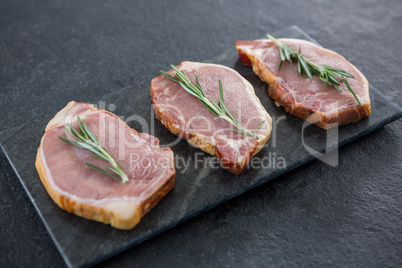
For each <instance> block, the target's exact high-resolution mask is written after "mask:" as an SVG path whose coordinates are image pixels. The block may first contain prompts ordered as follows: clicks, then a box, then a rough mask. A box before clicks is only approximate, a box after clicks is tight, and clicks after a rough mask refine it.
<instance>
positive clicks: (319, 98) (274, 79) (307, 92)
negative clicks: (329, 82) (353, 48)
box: [236, 39, 371, 129]
mask: <svg viewBox="0 0 402 268" xmlns="http://www.w3.org/2000/svg"><path fill="white" fill-rule="evenodd" d="M278 40H279V41H281V42H283V43H285V44H287V45H288V46H290V47H292V48H293V49H294V50H296V51H299V47H301V52H302V54H303V56H305V58H306V59H309V60H311V61H312V62H314V63H316V64H326V65H329V66H332V67H336V68H339V69H343V70H345V71H347V72H348V73H350V74H352V75H354V76H355V78H354V79H352V78H348V82H349V84H350V86H351V87H352V89H353V90H354V91H355V93H356V95H357V96H358V98H359V100H360V102H361V104H362V106H359V104H358V103H357V102H356V100H355V98H354V97H353V95H352V94H351V93H350V92H349V91H348V89H347V87H346V85H345V84H344V82H343V80H342V81H341V85H340V88H341V89H342V90H343V92H342V93H341V92H339V91H338V90H337V89H335V88H334V87H332V86H328V89H326V88H325V86H324V83H323V82H322V81H321V80H320V79H319V77H318V76H316V75H314V76H313V81H311V80H310V79H308V78H304V77H302V76H301V75H300V74H299V73H298V72H297V64H293V65H290V64H289V62H287V61H286V62H284V63H283V64H282V68H281V69H280V71H278V66H279V63H280V61H281V60H280V56H279V49H278V46H277V45H276V44H275V43H274V42H272V41H270V40H268V39H261V40H254V41H237V42H236V48H237V50H238V52H239V56H240V59H241V60H242V62H243V63H244V64H245V65H247V66H253V70H254V72H255V73H256V74H257V75H259V76H260V78H261V79H262V80H263V81H265V82H267V83H268V84H269V96H270V97H271V98H272V99H274V100H275V102H276V104H278V105H281V106H283V107H285V109H286V111H287V112H289V113H291V114H293V115H295V116H297V117H299V118H302V119H304V120H308V121H310V122H312V123H314V124H316V125H317V126H319V127H322V128H324V129H328V128H330V127H333V126H335V125H337V124H339V125H343V124H347V123H350V122H356V121H359V120H360V119H362V118H364V117H366V116H368V115H369V114H370V113H371V111H370V97H369V84H368V82H367V79H366V78H365V77H364V76H363V74H362V73H361V72H360V71H359V70H358V69H357V68H356V67H355V66H353V65H352V64H351V63H350V62H348V61H347V60H346V59H345V58H344V57H342V56H341V55H339V54H337V53H335V52H333V51H331V50H328V49H325V48H322V47H319V46H317V45H315V44H313V43H311V42H308V41H304V40H300V39H278Z"/></svg>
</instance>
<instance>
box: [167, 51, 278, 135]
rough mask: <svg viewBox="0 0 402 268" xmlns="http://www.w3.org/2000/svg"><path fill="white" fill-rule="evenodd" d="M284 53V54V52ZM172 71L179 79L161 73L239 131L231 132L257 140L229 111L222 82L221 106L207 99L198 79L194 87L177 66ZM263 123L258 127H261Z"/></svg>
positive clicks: (220, 83) (220, 91) (220, 85)
mask: <svg viewBox="0 0 402 268" xmlns="http://www.w3.org/2000/svg"><path fill="white" fill-rule="evenodd" d="M282 53H283V52H282ZM170 66H171V67H172V69H173V70H174V71H175V72H176V76H177V78H178V79H176V78H174V77H172V76H171V75H169V74H168V73H166V72H164V71H161V73H162V74H163V75H164V76H166V77H167V78H169V79H170V80H172V81H175V82H177V83H179V84H180V86H181V87H182V88H183V89H184V90H185V91H186V92H187V93H189V94H191V95H192V96H194V97H196V98H198V100H199V101H200V102H201V103H202V105H204V106H205V108H207V109H208V110H209V111H210V112H211V113H212V114H214V115H215V116H217V117H220V118H222V119H224V120H225V121H227V122H229V123H230V124H232V125H233V126H235V127H236V128H237V129H234V128H230V129H231V130H233V131H235V132H238V133H241V134H243V135H246V136H249V137H251V138H254V139H257V136H256V135H253V134H251V133H250V132H249V131H248V130H246V129H245V128H243V127H242V126H241V125H240V124H239V122H238V121H237V120H236V118H235V117H234V116H233V114H232V113H231V112H230V111H229V109H228V108H227V107H226V105H225V102H224V99H223V86H222V81H221V80H219V96H220V100H219V104H218V103H217V102H216V101H215V100H212V101H209V100H208V98H207V97H206V94H205V92H204V90H203V89H202V87H201V85H200V82H199V81H198V77H197V76H196V77H195V80H196V85H197V86H194V85H193V84H192V83H191V81H190V79H189V78H188V76H187V74H186V73H185V72H184V71H182V70H179V69H177V67H176V66H174V65H170ZM261 124H262V122H261V123H260V124H259V125H258V126H257V128H258V127H259V126H261Z"/></svg>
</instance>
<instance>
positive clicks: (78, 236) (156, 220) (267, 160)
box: [2, 26, 402, 267]
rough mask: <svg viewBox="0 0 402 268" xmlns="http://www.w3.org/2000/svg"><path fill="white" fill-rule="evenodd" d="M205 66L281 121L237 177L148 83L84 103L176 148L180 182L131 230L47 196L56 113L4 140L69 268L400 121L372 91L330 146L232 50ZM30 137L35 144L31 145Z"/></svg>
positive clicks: (293, 33)
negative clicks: (216, 68)
mask: <svg viewBox="0 0 402 268" xmlns="http://www.w3.org/2000/svg"><path fill="white" fill-rule="evenodd" d="M274 36H275V37H289V38H300V39H306V40H310V41H314V40H312V39H311V38H310V37H309V36H308V35H307V34H306V33H304V32H303V31H301V30H300V29H299V28H297V27H295V26H293V27H290V28H286V29H284V30H282V31H279V32H276V33H274ZM239 38H240V39H241V37H239ZM205 62H212V63H219V64H223V65H226V66H228V67H231V68H233V69H235V70H236V71H238V72H239V73H240V74H241V75H242V76H243V77H245V78H246V79H247V80H249V81H250V83H251V84H252V85H253V86H254V88H255V91H256V94H257V96H258V97H259V98H260V100H261V103H262V104H263V106H264V107H265V108H266V110H267V111H268V113H269V114H270V115H271V116H272V118H273V120H274V121H275V122H277V124H274V129H273V133H272V135H271V138H270V140H269V141H268V143H267V144H266V145H265V147H264V148H263V149H262V150H261V152H260V153H259V154H258V155H257V156H255V157H254V158H255V159H256V160H257V161H256V160H254V161H255V162H254V166H255V167H254V168H247V169H246V170H245V171H244V172H243V173H242V174H240V175H238V176H236V175H233V174H231V173H229V172H228V171H226V170H224V169H222V168H215V169H211V168H210V167H209V166H210V164H213V163H212V161H211V160H213V159H214V157H212V156H210V155H208V154H206V153H203V152H201V151H200V150H199V149H197V148H194V147H192V146H191V145H189V144H188V143H187V142H186V141H183V140H178V139H177V137H176V136H174V135H173V134H171V133H170V132H169V131H168V130H167V129H166V128H165V127H164V126H163V125H162V124H161V123H160V122H159V121H158V120H157V119H156V118H155V117H154V112H153V109H152V106H151V99H150V94H149V81H147V82H144V83H142V84H139V85H135V86H129V87H126V88H124V89H121V90H119V91H118V92H114V93H112V94H108V95H106V96H104V97H103V98H101V99H98V100H97V101H96V102H93V101H92V100H80V101H84V102H91V103H93V104H95V105H98V107H99V108H102V106H103V107H104V108H106V109H107V110H111V111H112V112H114V113H115V114H117V115H118V116H121V117H122V118H123V119H124V120H126V121H128V124H129V125H130V126H131V127H134V128H135V129H136V130H137V131H139V132H148V133H151V134H153V135H155V136H156V137H158V138H159V139H160V142H161V146H166V145H169V144H171V143H173V146H171V148H172V149H173V152H174V154H175V157H176V170H177V175H176V185H175V187H174V188H173V190H172V191H171V192H170V193H169V194H168V195H167V196H166V197H165V198H163V199H162V200H161V202H160V203H159V204H158V205H157V206H156V207H155V208H154V209H152V210H151V211H150V212H149V213H148V214H147V215H146V216H145V217H144V218H143V219H142V220H141V222H140V223H139V225H137V226H136V227H135V228H134V229H133V230H131V231H121V230H116V229H114V228H112V227H110V226H109V225H105V224H102V223H97V222H94V221H89V220H86V219H83V218H81V217H78V216H75V215H73V214H70V213H67V212H65V211H64V210H62V209H60V208H59V207H58V206H57V205H56V204H55V203H54V202H53V201H52V199H51V198H50V197H49V195H48V194H47V192H46V190H45V188H44V187H43V185H42V183H41V182H40V180H39V176H38V173H37V171H36V169H35V157H36V151H37V148H38V147H39V143H40V139H41V137H42V135H43V134H44V130H45V127H46V124H47V123H48V121H49V120H50V119H51V118H52V117H53V116H54V115H49V116H48V118H46V119H44V120H41V121H36V122H34V123H31V124H29V126H25V127H22V128H20V129H19V130H18V131H16V132H15V133H14V134H13V135H3V136H2V137H3V142H2V147H3V150H4V152H5V153H6V155H7V157H8V159H9V161H10V163H11V164H12V166H13V168H14V170H15V172H16V173H17V176H18V178H19V179H20V180H21V182H22V184H23V185H24V188H25V189H26V191H27V193H28V195H29V197H30V198H31V200H32V202H33V204H34V205H35V207H36V209H37V211H38V213H39V215H40V217H41V218H42V220H43V222H44V224H45V226H46V228H47V230H48V231H49V233H50V235H51V237H52V239H53V240H54V242H55V244H56V245H57V248H58V249H59V251H60V253H61V255H62V257H63V258H64V260H65V261H66V263H67V265H68V266H72V267H77V266H85V265H90V264H94V263H97V262H100V261H102V260H104V259H106V258H108V257H111V256H113V255H115V254H117V253H119V252H121V251H123V250H125V249H127V248H129V247H131V246H134V245H136V244H139V243H141V242H142V241H144V240H146V239H149V238H150V237H152V236H154V235H156V234H158V233H161V232H162V231H165V230H167V229H169V228H172V227H173V226H175V225H177V224H178V223H180V222H183V221H185V220H187V219H189V218H191V217H194V216H196V215H197V214H199V213H201V212H203V211H206V210H208V209H210V208H212V207H214V206H216V205H218V204H220V203H222V202H224V201H226V200H229V199H231V198H233V197H235V196H238V195H239V194H241V193H243V192H245V191H247V190H249V189H252V188H254V187H256V186H258V185H260V184H262V183H265V182H267V181H269V180H271V179H273V178H275V177H277V176H279V175H281V174H283V173H284V172H287V171H289V170H291V169H294V168H296V167H298V166H300V165H302V164H304V163H306V162H308V161H310V160H312V159H314V158H315V156H314V153H312V152H313V151H315V152H324V151H325V150H326V149H328V148H330V149H331V150H332V149H337V148H338V147H339V146H342V145H344V144H346V143H348V142H351V141H353V140H354V139H356V138H358V137H361V136H363V135H365V134H367V133H369V132H372V131H373V130H375V129H377V128H380V127H382V126H384V125H385V124H387V123H390V122H392V121H394V120H397V119H398V118H400V117H401V116H402V112H401V109H400V108H399V107H397V106H395V105H394V104H393V103H392V102H390V101H388V100H386V99H385V98H384V97H383V96H382V95H381V94H379V93H378V91H377V90H376V89H374V88H373V87H371V89H370V94H371V100H372V112H373V113H372V115H370V116H369V117H368V118H366V119H364V120H362V121H360V122H358V123H354V124H349V125H346V126H342V127H340V128H339V131H338V132H337V133H335V134H336V135H338V139H336V140H337V141H338V142H337V143H334V144H329V145H328V144H327V135H333V132H330V131H329V132H328V131H324V130H322V129H320V128H318V127H316V126H308V127H306V128H304V125H303V124H304V121H302V120H300V119H298V118H296V117H294V116H291V115H288V114H286V113H285V111H284V109H283V108H281V107H277V106H276V105H275V104H274V102H273V101H272V100H271V99H270V98H269V96H268V92H267V84H265V83H263V82H261V81H260V79H259V78H258V77H257V76H256V75H255V74H254V72H253V71H252V68H250V67H246V66H244V65H243V64H242V63H241V62H240V60H239V59H238V56H237V51H236V50H235V49H234V48H233V49H230V50H229V51H227V52H224V53H222V54H220V55H218V56H216V57H214V58H212V59H210V60H206V61H205ZM157 74H158V73H157V72H155V75H157ZM77 101H78V100H77ZM67 102H68V101H66V104H67ZM61 108H63V107H60V109H61ZM139 118H143V119H144V120H140V119H139ZM302 132H303V136H302ZM329 133H332V134H329ZM5 136H7V138H4V137H5ZM33 140H34V141H36V142H35V143H32V142H31V141H33ZM175 141H176V142H175ZM303 144H305V145H307V146H303ZM306 148H310V149H306ZM22 149H23V150H22ZM22 151H24V153H23V154H21V152H22ZM330 160H331V159H330ZM333 160H334V159H332V161H333ZM335 160H336V158H335ZM328 168H330V166H328Z"/></svg>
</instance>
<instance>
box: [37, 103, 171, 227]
mask: <svg viewBox="0 0 402 268" xmlns="http://www.w3.org/2000/svg"><path fill="white" fill-rule="evenodd" d="M77 116H79V117H80V119H81V120H83V121H85V123H86V124H87V125H88V127H89V129H90V130H91V132H92V133H93V134H94V135H95V137H97V138H99V141H100V143H101V144H102V145H103V146H104V147H105V148H106V149H107V150H108V151H109V153H110V154H111V155H112V156H113V158H114V159H116V160H117V161H119V163H120V166H121V167H122V169H123V171H124V172H125V173H126V174H127V176H128V178H129V181H128V182H126V183H125V184H123V183H121V182H119V181H116V180H114V179H113V178H110V177H108V176H107V175H104V174H102V173H100V172H98V171H95V170H93V169H91V168H89V167H87V166H86V165H85V164H84V162H89V163H91V164H93V165H96V166H99V167H102V168H103V167H104V166H105V165H109V163H108V162H106V161H102V160H97V159H93V158H91V157H90V155H91V153H90V152H89V151H88V150H85V149H82V148H77V147H74V146H72V145H69V144H67V143H65V142H63V141H61V140H60V139H59V136H62V137H67V138H69V139H71V140H74V138H72V137H71V136H70V135H69V134H66V132H65V130H64V129H63V127H64V126H65V125H66V123H70V124H72V125H73V127H74V128H76V129H77V121H76V120H77ZM36 168H37V170H38V173H39V176H40V179H41V181H42V183H43V185H44V186H45V188H46V190H47V191H48V193H49V195H50V196H51V198H52V199H53V200H54V201H55V202H56V203H57V205H59V206H60V207H61V208H62V209H65V210H67V211H69V212H71V213H74V214H76V215H78V216H81V217H84V218H87V219H91V220H96V221H100V222H103V223H110V224H111V225H112V226H113V227H115V228H118V229H131V228H133V227H134V226H135V225H136V224H137V223H138V222H139V221H140V219H141V218H142V217H143V216H144V214H146V213H147V212H148V211H149V210H151V208H152V207H154V206H155V205H156V204H157V203H158V202H159V200H160V199H162V198H163V197H164V196H165V195H166V194H167V193H168V192H169V191H170V190H171V189H172V188H173V186H174V177H175V174H176V171H175V168H174V158H173V152H172V150H171V149H170V148H163V149H161V148H160V147H159V140H158V139H157V138H155V137H153V136H151V135H149V134H146V133H138V132H136V131H135V130H134V129H131V128H129V127H128V126H127V125H126V124H125V123H124V122H123V121H121V120H120V118H119V117H117V116H116V115H114V114H112V113H110V112H107V111H105V110H98V109H96V108H95V107H93V106H92V105H90V104H85V103H77V102H73V101H72V102H70V103H69V104H68V105H67V106H66V107H65V108H64V109H63V110H61V111H60V112H59V113H58V114H57V115H56V116H55V117H54V118H53V119H52V120H51V121H50V122H49V124H48V125H47V127H46V133H45V135H44V136H43V137H42V141H41V144H40V147H39V149H38V154H37V158H36Z"/></svg>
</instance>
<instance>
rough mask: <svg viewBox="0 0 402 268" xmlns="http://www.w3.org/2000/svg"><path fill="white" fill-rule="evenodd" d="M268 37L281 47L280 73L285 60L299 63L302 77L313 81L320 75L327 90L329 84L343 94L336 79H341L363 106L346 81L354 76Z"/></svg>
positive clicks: (298, 66) (298, 68)
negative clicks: (319, 62) (313, 59)
mask: <svg viewBox="0 0 402 268" xmlns="http://www.w3.org/2000/svg"><path fill="white" fill-rule="evenodd" d="M267 36H268V38H269V39H270V40H272V41H273V42H274V43H275V44H276V45H278V47H279V54H280V57H281V63H280V64H279V66H278V71H279V70H280V69H281V67H282V63H283V62H284V61H285V60H287V61H289V63H290V64H292V63H293V61H294V62H297V71H298V72H299V74H300V75H302V76H307V77H308V78H309V79H310V80H313V77H312V76H313V75H318V77H319V78H320V79H321V80H322V81H323V82H324V85H325V88H327V84H329V85H331V86H333V87H334V88H336V89H337V90H339V91H340V92H343V90H342V89H341V88H340V87H339V86H340V83H339V81H338V79H336V77H341V78H342V79H343V82H344V83H345V85H346V87H347V88H348V90H349V91H350V93H352V95H353V97H355V99H356V101H357V103H358V104H359V105H360V106H362V105H361V103H360V101H359V99H358V98H357V96H356V93H355V92H354V91H353V89H352V88H351V87H350V85H349V82H348V80H346V78H345V77H348V78H355V77H354V76H353V75H352V74H350V73H348V72H346V71H344V70H342V69H338V68H335V67H331V66H328V65H325V64H321V65H318V64H315V63H313V62H311V61H309V60H308V59H306V58H305V57H303V56H302V54H301V48H299V52H296V51H295V50H294V49H293V48H291V47H289V46H288V45H286V44H284V43H282V42H280V41H279V40H277V39H276V38H274V37H273V36H271V35H269V34H268V35H267Z"/></svg>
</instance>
